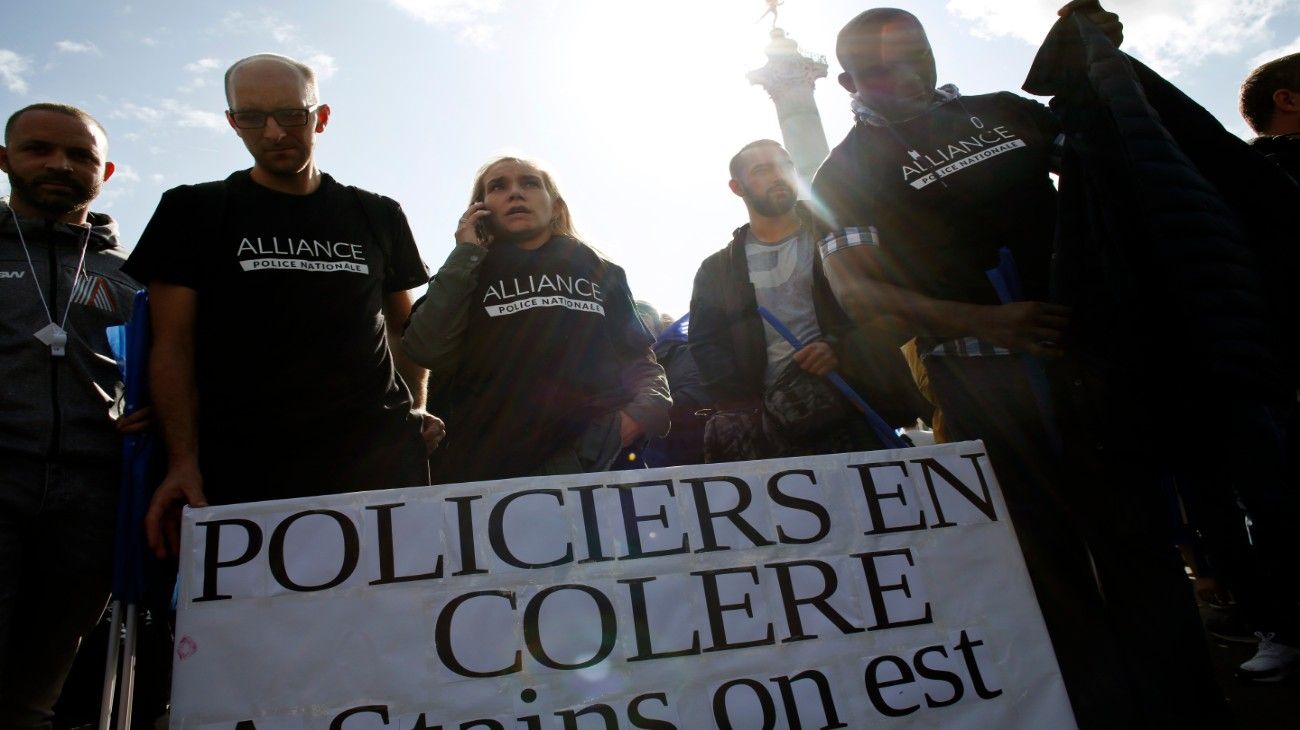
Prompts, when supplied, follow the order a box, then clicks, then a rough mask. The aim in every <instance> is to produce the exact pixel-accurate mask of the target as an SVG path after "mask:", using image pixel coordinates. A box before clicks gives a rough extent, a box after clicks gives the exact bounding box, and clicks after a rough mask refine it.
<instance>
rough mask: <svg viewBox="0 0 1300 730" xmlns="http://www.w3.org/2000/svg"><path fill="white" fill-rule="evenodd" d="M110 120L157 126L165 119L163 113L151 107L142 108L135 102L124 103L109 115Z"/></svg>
mask: <svg viewBox="0 0 1300 730" xmlns="http://www.w3.org/2000/svg"><path fill="white" fill-rule="evenodd" d="M108 116H109V118H110V119H134V120H136V121H139V122H146V123H148V124H157V123H158V122H161V121H162V119H163V113H162V111H160V110H158V109H155V108H153V107H149V106H141V105H139V104H136V103H134V102H130V101H127V102H123V103H122V104H120V105H119V106H118V107H117V108H115V109H113V111H111V112H109V114H108Z"/></svg>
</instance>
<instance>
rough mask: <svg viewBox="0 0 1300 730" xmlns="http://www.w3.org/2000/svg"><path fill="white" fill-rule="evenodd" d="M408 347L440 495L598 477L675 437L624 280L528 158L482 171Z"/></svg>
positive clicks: (500, 161)
mask: <svg viewBox="0 0 1300 730" xmlns="http://www.w3.org/2000/svg"><path fill="white" fill-rule="evenodd" d="M402 344H403V347H404V348H405V350H406V352H407V354H408V355H409V356H410V357H411V358H412V359H414V360H415V361H416V362H418V363H419V364H421V365H423V366H424V367H427V368H428V369H429V395H430V403H431V406H432V407H431V410H432V408H437V409H438V410H437V412H438V413H439V414H440V415H442V416H443V418H444V420H445V421H446V423H447V436H446V439H445V440H444V441H443V443H442V447H441V449H439V450H438V451H437V452H435V454H434V458H433V464H432V466H433V483H435V484H438V483H451V482H465V481H478V480H483V479H503V478H507V477H517V476H528V475H540V474H566V473H581V472H588V471H604V470H607V469H610V468H616V467H618V466H622V465H624V464H625V462H627V460H628V459H627V457H623V456H622V454H623V452H624V450H625V449H628V448H629V447H631V446H633V445H634V444H636V443H637V442H639V441H640V440H642V439H643V438H645V437H650V436H659V435H662V434H663V433H665V432H666V431H667V426H668V411H669V408H670V407H671V406H672V400H671V398H670V397H669V394H668V382H667V379H666V378H665V377H664V371H663V368H661V367H660V366H659V364H658V363H657V362H656V361H655V358H654V355H653V354H652V353H651V351H650V345H651V344H652V338H651V337H650V334H649V333H648V332H647V331H646V329H645V327H644V326H643V325H642V324H641V322H640V320H639V319H638V318H637V316H636V312H635V310H634V308H633V302H632V296H631V294H630V293H629V291H628V287H627V281H626V278H625V276H624V274H623V270H622V269H621V268H619V267H618V266H616V265H614V264H613V263H610V262H609V261H608V260H606V259H605V258H604V257H603V256H602V255H601V254H599V253H597V252H596V251H595V250H594V249H592V248H591V247H589V246H587V245H586V244H584V243H583V242H582V241H580V240H578V239H577V238H576V236H575V234H574V230H573V224H572V221H571V220H570V215H569V206H568V204H567V203H566V202H565V201H564V198H563V197H561V195H560V192H559V190H558V188H557V187H556V185H555V182H554V180H553V179H552V177H551V175H550V174H549V173H547V172H546V171H545V170H544V169H543V168H542V167H541V166H540V165H538V164H537V163H535V162H531V161H529V160H525V159H520V158H517V157H500V158H496V159H493V160H491V161H490V162H488V163H487V164H486V165H484V166H483V167H482V168H480V169H479V171H478V174H477V175H476V176H475V179H474V187H473V189H472V191H471V193H470V204H469V207H468V208H466V210H465V213H464V215H462V216H461V218H460V221H459V223H458V225H457V227H456V246H455V248H454V249H453V250H452V252H451V255H450V256H448V257H447V261H446V263H444V264H443V266H442V268H441V269H439V270H438V273H437V274H435V275H434V276H433V278H432V279H431V280H430V282H429V291H428V293H427V294H426V295H425V297H424V298H423V299H422V300H421V301H420V302H417V304H416V308H415V310H414V312H413V313H412V315H411V321H410V324H409V325H408V326H407V330H406V334H405V335H404V337H403V340H402ZM629 456H631V455H629ZM632 461H633V462H635V458H633V459H632Z"/></svg>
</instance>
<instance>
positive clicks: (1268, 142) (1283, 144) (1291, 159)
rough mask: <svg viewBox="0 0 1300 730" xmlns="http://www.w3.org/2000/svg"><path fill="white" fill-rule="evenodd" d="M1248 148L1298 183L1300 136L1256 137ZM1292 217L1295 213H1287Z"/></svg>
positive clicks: (1299, 175) (1299, 174)
mask: <svg viewBox="0 0 1300 730" xmlns="http://www.w3.org/2000/svg"><path fill="white" fill-rule="evenodd" d="M1250 148H1251V149H1253V150H1255V151H1256V152H1258V153H1260V154H1261V155H1263V156H1265V157H1267V158H1268V159H1270V160H1272V161H1273V162H1274V163H1275V164H1276V165H1277V166H1278V167H1280V168H1282V170H1283V171H1284V172H1286V174H1288V175H1290V176H1291V180H1292V181H1293V182H1298V183H1300V134H1281V135H1278V136H1276V137H1272V136H1264V137H1256V138H1254V139H1252V140H1251V141H1250ZM1287 213H1288V214H1290V215H1294V213H1295V211H1287Z"/></svg>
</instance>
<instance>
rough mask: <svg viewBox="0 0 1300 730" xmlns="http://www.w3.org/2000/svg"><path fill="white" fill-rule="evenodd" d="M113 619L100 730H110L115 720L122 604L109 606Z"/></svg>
mask: <svg viewBox="0 0 1300 730" xmlns="http://www.w3.org/2000/svg"><path fill="white" fill-rule="evenodd" d="M108 610H109V611H111V612H112V613H111V615H112V617H113V618H112V619H111V620H110V621H109V627H108V650H107V651H106V652H104V654H105V657H106V658H105V659H104V688H103V690H101V692H100V696H99V730H108V728H109V723H110V722H111V721H112V719H113V694H114V691H115V690H116V688H117V659H118V655H119V653H120V651H121V648H122V602H121V601H117V600H115V601H113V602H112V603H110V604H109V606H108Z"/></svg>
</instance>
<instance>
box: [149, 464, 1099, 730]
mask: <svg viewBox="0 0 1300 730" xmlns="http://www.w3.org/2000/svg"><path fill="white" fill-rule="evenodd" d="M178 604H179V606H178V608H179V614H178V619H177V641H176V661H175V670H174V672H175V675H174V685H173V696H172V701H173V705H172V715H171V718H172V726H173V727H177V728H185V729H187V730H188V729H189V728H203V729H205V730H207V729H209V728H224V729H237V730H253V729H254V728H256V729H257V730H283V729H288V728H293V729H294V730H299V729H304V730H305V729H307V728H321V729H322V730H324V729H327V728H328V729H340V730H371V729H375V728H394V729H398V728H400V729H401V730H434V729H435V728H441V729H443V730H451V729H452V728H457V729H461V730H469V729H471V728H472V729H475V730H514V729H516V728H518V729H520V730H542V729H549V728H563V729H564V730H570V729H576V730H587V729H589V728H591V729H604V728H655V729H658V730H668V729H669V728H692V729H694V728H720V729H722V730H730V729H733V728H734V729H736V730H758V729H762V728H809V729H811V728H823V729H826V728H846V727H853V728H859V727H867V726H870V727H899V728H921V727H924V728H933V727H945V728H947V727H951V728H991V727H997V728H1016V727H1020V728H1034V729H1035V730H1038V729H1041V728H1069V727H1073V726H1074V722H1073V719H1072V714H1071V712H1070V706H1069V701H1068V700H1067V698H1066V694H1065V688H1064V686H1063V685H1062V683H1061V679H1060V674H1059V670H1058V669H1057V665H1056V659H1055V656H1054V655H1053V653H1052V649H1051V644H1050V643H1049V641H1048V638H1047V634H1046V630H1045V629H1044V626H1043V621H1042V616H1041V614H1040V613H1039V610H1038V606H1037V603H1036V602H1035V600H1034V595H1033V591H1032V588H1031V587H1030V583H1029V578H1028V574H1027V573H1026V571H1025V567H1024V563H1023V561H1022V559H1021V557H1020V553H1019V550H1018V548H1017V546H1016V541H1015V538H1014V535H1013V531H1012V527H1011V525H1010V523H1009V522H1008V519H1007V512H1006V507H1005V505H1004V503H1003V499H1002V496H1001V493H1000V492H999V490H998V485H997V480H996V479H995V477H994V474H993V470H992V469H991V467H990V465H989V462H988V458H987V456H986V455H985V454H984V449H983V446H982V444H980V443H979V442H970V443H960V444H946V445H941V446H934V447H928V448H919V449H902V450H892V451H877V452H870V453H862V454H835V455H828V456H817V457H803V458H792V459H774V460H767V461H754V462H744V463H735V464H709V465H700V466H689V467H674V468H665V469H649V470H634V471H623V472H610V473H601V474H581V475H572V476H562V477H545V478H528V479H511V480H505V481H498V482H479V483H473V484H458V485H450V486H440V487H423V488H409V489H397V490H386V491H375V492H365V493H356V494H346V495H336V496H329V497H313V498H305V499H296V500H286V501H280V502H265V503H255V504H246V505H230V506H223V507H210V508H204V509H199V510H190V511H187V513H186V515H185V518H184V535H183V545H182V565H181V586H180V593H179V600H178Z"/></svg>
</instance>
